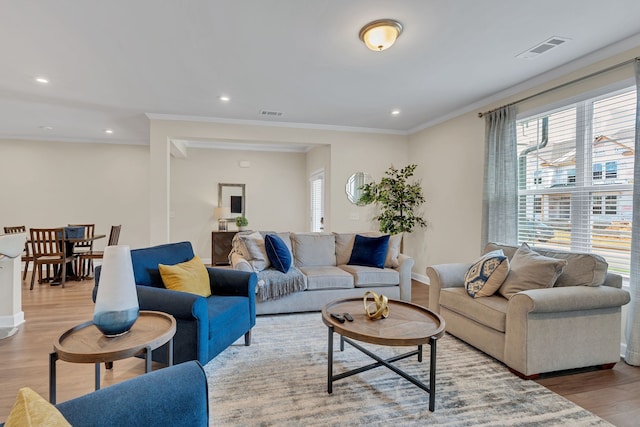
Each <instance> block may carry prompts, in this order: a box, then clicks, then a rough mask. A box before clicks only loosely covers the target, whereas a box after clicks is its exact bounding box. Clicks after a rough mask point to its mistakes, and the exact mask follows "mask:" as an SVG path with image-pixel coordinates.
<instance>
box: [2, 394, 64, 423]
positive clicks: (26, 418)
mask: <svg viewBox="0 0 640 427" xmlns="http://www.w3.org/2000/svg"><path fill="white" fill-rule="evenodd" d="M4 425H5V427H37V426H42V427H44V426H47V427H71V424H69V423H68V422H67V420H65V419H64V417H63V416H62V414H61V413H60V411H58V409H57V408H56V407H55V406H53V405H52V404H51V403H49V402H47V401H46V400H44V399H43V398H42V397H41V396H40V395H39V394H38V393H36V392H35V391H33V390H31V389H30V388H29V387H24V388H21V389H20V390H19V391H18V397H17V398H16V403H15V404H14V405H13V408H12V409H11V412H10V413H9V418H7V421H6V422H5V424H4Z"/></svg>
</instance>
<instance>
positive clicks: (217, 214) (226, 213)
mask: <svg viewBox="0 0 640 427" xmlns="http://www.w3.org/2000/svg"><path fill="white" fill-rule="evenodd" d="M230 216H231V208H230V207H229V206H223V207H218V208H213V217H214V218H215V219H222V218H229V217H230Z"/></svg>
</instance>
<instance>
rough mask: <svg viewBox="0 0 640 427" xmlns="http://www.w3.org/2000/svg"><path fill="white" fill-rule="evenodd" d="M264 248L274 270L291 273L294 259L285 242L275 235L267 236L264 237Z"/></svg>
mask: <svg viewBox="0 0 640 427" xmlns="http://www.w3.org/2000/svg"><path fill="white" fill-rule="evenodd" d="M264 246H265V249H266V250H267V256H268V257H269V262H271V265H272V266H273V268H275V269H276V270H278V271H281V272H283V273H286V272H287V271H289V269H290V268H291V261H292V258H293V257H292V255H291V252H290V251H289V248H288V247H287V245H286V244H285V243H284V241H283V240H282V239H281V238H280V237H278V236H277V235H275V234H267V235H266V236H265V237H264Z"/></svg>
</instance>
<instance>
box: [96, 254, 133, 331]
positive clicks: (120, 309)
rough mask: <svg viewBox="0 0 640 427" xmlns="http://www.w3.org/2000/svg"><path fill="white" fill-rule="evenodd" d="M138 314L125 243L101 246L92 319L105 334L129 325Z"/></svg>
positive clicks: (123, 329) (128, 327) (123, 328)
mask: <svg viewBox="0 0 640 427" xmlns="http://www.w3.org/2000/svg"><path fill="white" fill-rule="evenodd" d="M138 314H139V306H138V293H137V291H136V282H135V278H134V276H133V264H131V249H130V248H129V246H127V245H117V246H107V247H106V248H105V249H104V257H103V259H102V267H101V272H100V281H99V283H98V292H97V295H96V306H95V309H94V312H93V323H94V324H95V325H96V327H97V328H98V329H100V331H101V332H102V333H103V334H105V335H106V336H118V335H122V334H124V333H126V332H128V331H129V329H131V327H132V326H133V324H134V323H135V321H136V319H137V318H138Z"/></svg>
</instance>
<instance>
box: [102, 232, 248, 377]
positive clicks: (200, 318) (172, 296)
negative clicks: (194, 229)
mask: <svg viewBox="0 0 640 427" xmlns="http://www.w3.org/2000/svg"><path fill="white" fill-rule="evenodd" d="M193 257H194V253H193V249H192V247H191V243H190V242H180V243H169V244H165V245H159V246H153V247H149V248H142V249H133V250H132V251H131V261H132V262H133V274H134V276H135V281H136V288H137V291H138V303H139V304H140V310H153V311H162V312H165V313H169V314H171V315H172V316H173V317H175V319H176V334H175V336H174V339H173V362H174V363H175V364H178V363H182V362H185V361H187V360H197V361H198V362H200V363H201V364H203V365H205V364H206V363H207V362H208V361H210V360H211V359H213V358H214V357H216V356H217V355H218V354H219V353H220V352H222V351H223V350H224V349H226V348H227V347H229V346H230V345H231V344H233V343H234V342H235V341H236V340H238V338H240V337H242V336H243V335H244V341H245V345H250V344H251V328H253V326H255V324H256V300H255V288H256V283H257V280H258V279H257V275H256V274H255V273H248V272H242V271H236V270H230V269H224V268H210V267H208V268H207V271H208V272H209V278H210V282H211V294H212V295H211V296H210V297H208V298H205V297H202V296H199V295H195V294H191V293H188V292H180V291H173V290H170V289H166V288H165V287H164V285H163V283H162V278H161V277H160V272H159V271H158V264H165V265H174V264H179V263H182V262H185V261H189V260H191V259H192V258H193ZM95 280H96V286H95V288H94V290H93V298H94V301H95V296H96V292H97V289H98V286H99V281H100V267H96V270H95ZM166 355H167V350H166V347H165V346H162V347H160V348H158V349H157V350H154V351H153V354H152V359H153V360H154V361H156V362H160V363H165V364H166V363H167V360H166V359H167V356H166Z"/></svg>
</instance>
